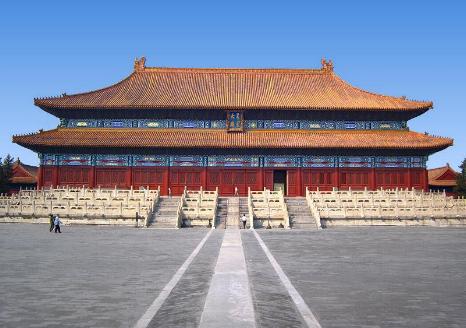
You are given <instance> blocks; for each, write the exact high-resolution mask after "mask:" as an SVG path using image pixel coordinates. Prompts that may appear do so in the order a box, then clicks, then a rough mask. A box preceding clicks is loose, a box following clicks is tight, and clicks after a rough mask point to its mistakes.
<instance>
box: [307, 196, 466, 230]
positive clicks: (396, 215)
mask: <svg viewBox="0 0 466 328" xmlns="http://www.w3.org/2000/svg"><path fill="white" fill-rule="evenodd" d="M306 199H307V202H308V204H309V207H310V208H311V212H312V213H313V215H314V217H316V218H317V217H319V218H320V219H321V220H325V221H328V220H346V219H351V220H356V221H357V222H359V223H361V222H363V221H364V220H366V219H367V220H379V221H380V220H381V221H384V220H385V221H387V220H391V221H390V224H395V223H396V222H395V223H394V222H393V220H419V219H432V220H448V219H453V221H451V224H466V199H464V198H459V199H454V198H453V197H450V196H446V195H445V193H440V192H422V191H417V190H398V189H395V190H377V191H367V190H364V191H351V190H347V191H338V190H333V191H330V192H320V191H309V190H306ZM317 215H318V216H317ZM361 220H362V221H361ZM356 221H355V222H356ZM446 222H447V223H446V224H448V222H449V221H446Z"/></svg>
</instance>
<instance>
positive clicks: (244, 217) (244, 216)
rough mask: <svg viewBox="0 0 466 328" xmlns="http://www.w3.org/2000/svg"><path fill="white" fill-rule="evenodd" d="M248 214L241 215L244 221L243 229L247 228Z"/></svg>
mask: <svg viewBox="0 0 466 328" xmlns="http://www.w3.org/2000/svg"><path fill="white" fill-rule="evenodd" d="M246 221H247V219H246V215H244V214H243V216H242V217H241V222H242V223H243V229H246Z"/></svg>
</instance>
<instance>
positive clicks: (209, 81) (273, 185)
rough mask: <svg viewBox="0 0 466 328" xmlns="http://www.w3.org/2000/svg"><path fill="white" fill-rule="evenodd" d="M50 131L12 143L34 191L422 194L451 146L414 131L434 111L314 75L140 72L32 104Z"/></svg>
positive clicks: (321, 72) (325, 64) (138, 67)
mask: <svg viewBox="0 0 466 328" xmlns="http://www.w3.org/2000/svg"><path fill="white" fill-rule="evenodd" d="M34 103H35V105H36V106H38V107H40V108H41V109H42V110H44V111H46V112H48V113H50V114H52V115H54V116H56V117H57V118H59V119H60V124H59V126H58V127H57V128H56V129H53V130H49V131H42V130H40V132H38V133H32V134H28V135H19V136H14V137H13V141H14V142H15V143H17V144H19V145H22V146H24V147H26V148H29V149H31V150H33V151H35V152H37V153H38V154H39V157H40V169H39V175H38V186H39V187H41V186H47V187H48V186H65V185H69V186H83V185H84V186H88V187H98V186H101V187H111V188H113V187H115V186H116V187H118V188H129V187H131V186H133V187H134V188H139V187H141V186H144V187H146V186H149V187H150V188H157V187H158V186H160V188H161V193H162V194H167V193H168V190H169V188H170V190H171V192H172V193H173V194H180V193H181V192H182V190H183V189H184V187H185V186H187V187H188V188H189V189H199V188H201V187H202V188H203V189H206V190H214V189H215V188H216V187H218V188H219V191H220V194H221V195H233V194H234V191H235V187H236V188H238V191H239V193H240V194H241V195H245V194H247V190H248V187H251V189H252V190H262V189H263V188H264V187H266V188H270V189H278V188H282V189H283V190H284V191H285V192H286V194H287V195H289V196H300V195H304V193H305V188H306V187H309V188H310V189H313V190H315V189H316V188H319V189H320V190H330V189H332V187H337V188H340V189H348V188H350V187H351V188H352V189H363V188H368V189H376V188H381V187H382V188H396V187H399V188H412V187H414V188H417V189H426V188H427V185H428V178H427V171H426V161H427V158H428V156H429V155H430V154H432V153H435V152H437V151H440V150H442V149H444V148H446V147H448V146H450V145H452V144H453V140H452V139H449V138H443V137H436V136H431V135H428V134H426V133H418V132H414V131H410V130H409V128H408V121H409V120H410V119H412V118H415V117H416V116H418V115H421V114H423V113H425V112H426V111H427V110H429V109H431V108H432V102H428V101H413V100H408V99H406V98H405V97H401V98H398V97H390V96H385V95H380V94H375V93H371V92H368V91H365V90H361V89H358V88H356V87H354V86H352V85H350V84H348V83H347V82H345V81H343V80H342V79H341V78H340V77H339V76H338V75H336V74H335V72H334V69H333V64H332V62H331V61H326V60H322V67H321V68H320V69H230V68H226V69H222V68H220V69H218V68H212V69H210V68H159V67H146V66H145V58H141V59H137V60H136V61H135V63H134V71H133V72H132V73H131V74H130V75H129V76H128V77H126V78H125V79H123V80H122V81H120V82H118V83H116V84H114V85H111V86H109V87H105V88H102V89H99V90H96V91H90V92H86V93H81V94H74V95H67V94H63V95H61V96H59V97H51V98H40V99H35V100H34Z"/></svg>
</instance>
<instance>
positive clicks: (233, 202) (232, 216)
mask: <svg viewBox="0 0 466 328" xmlns="http://www.w3.org/2000/svg"><path fill="white" fill-rule="evenodd" d="M226 228H227V229H238V228H239V197H228V211H227V220H226Z"/></svg>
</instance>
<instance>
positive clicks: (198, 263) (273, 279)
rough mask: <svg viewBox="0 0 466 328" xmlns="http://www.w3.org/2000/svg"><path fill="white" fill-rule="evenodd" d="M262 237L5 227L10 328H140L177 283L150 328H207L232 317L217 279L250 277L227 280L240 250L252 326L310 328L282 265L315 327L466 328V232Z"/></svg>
mask: <svg viewBox="0 0 466 328" xmlns="http://www.w3.org/2000/svg"><path fill="white" fill-rule="evenodd" d="M256 233H257V235H258V236H259V237H260V238H257V237H256ZM256 233H255V232H252V231H249V230H246V231H243V230H241V231H240V234H239V235H238V236H237V237H234V238H233V239H231V236H230V237H228V238H230V239H231V241H230V239H228V240H227V239H225V238H226V234H225V232H224V231H223V230H221V229H217V230H214V231H212V230H208V229H195V230H193V229H184V230H154V229H134V228H124V227H96V226H92V227H90V226H71V227H69V226H64V227H63V233H62V234H61V235H59V234H53V233H49V232H48V226H46V225H33V224H2V225H0V290H1V293H2V297H0V326H2V327H133V326H135V325H136V323H137V322H138V320H139V319H140V318H141V317H142V316H143V315H144V313H146V312H150V311H148V310H149V309H154V307H153V304H154V300H156V299H157V298H158V296H159V295H162V294H164V293H163V292H162V291H165V292H166V291H167V286H169V285H170V282H171V283H173V284H172V289H170V292H169V293H167V295H166V297H164V298H162V302H161V303H160V306H159V307H158V308H157V311H156V312H155V313H152V314H153V315H152V316H151V317H150V318H151V320H150V321H149V322H148V323H147V325H146V326H147V327H199V326H201V327H209V325H208V320H205V318H206V316H207V315H208V314H209V313H212V311H215V310H217V309H215V308H214V309H212V306H218V307H221V306H222V304H218V303H215V302H210V301H208V300H209V297H210V295H211V294H212V295H215V293H214V292H215V289H212V288H215V286H214V285H212V284H211V281H212V279H213V277H216V278H215V279H216V283H215V285H218V284H219V283H220V285H221V281H222V280H221V277H220V275H221V274H223V272H225V271H224V270H227V271H228V270H233V269H235V270H237V269H240V270H243V269H241V267H232V268H231V269H228V265H229V263H228V261H226V262H225V258H226V257H225V255H226V254H228V252H225V251H226V250H227V249H226V248H225V247H232V246H234V247H235V249H236V250H238V252H241V249H242V251H243V255H244V257H241V256H240V257H237V256H233V258H234V261H239V262H238V263H241V261H244V262H243V263H245V267H244V269H245V270H246V271H241V272H242V273H240V274H239V275H240V276H241V277H242V278H241V279H242V280H241V281H242V285H241V288H238V289H235V288H234V287H235V284H232V285H230V287H232V288H230V289H228V290H229V291H230V292H231V293H230V296H231V295H233V296H234V292H235V290H240V291H241V290H242V294H241V295H238V297H239V298H241V297H243V299H246V300H248V299H249V300H250V303H249V301H247V302H246V301H245V303H242V304H246V307H247V306H249V307H252V309H251V308H249V310H252V311H249V310H248V309H246V310H244V309H243V312H241V313H236V314H235V315H238V316H242V315H245V316H246V317H247V318H246V319H248V318H253V321H252V322H251V321H250V326H256V327H309V326H311V325H310V321H309V320H305V319H303V316H302V313H305V312H303V308H302V306H301V305H300V306H297V305H296V303H295V298H294V297H295V296H296V295H294V296H290V289H289V287H290V286H287V287H286V284H283V283H282V281H283V276H279V275H278V274H277V271H276V270H275V268H276V265H278V266H279V267H281V269H282V274H283V275H284V276H285V277H286V279H288V281H289V282H290V283H291V285H292V286H293V288H294V289H295V292H296V293H297V294H298V295H299V296H301V297H302V299H303V300H304V302H305V305H307V307H308V309H309V310H310V311H311V312H312V314H313V315H314V316H315V319H316V322H317V325H314V327H318V326H321V327H324V328H325V327H342V328H343V327H345V328H347V327H432V328H434V327H435V328H438V327H464V326H465V323H466V313H465V312H464V308H465V307H466V292H465V287H464V286H466V261H465V259H466V230H465V229H455V228H432V227H429V228H427V227H412V228H405V227H383V228H375V227H372V228H336V229H331V230H323V231H293V230H291V231H290V230H286V231H285V230H276V231H267V230H262V231H258V232H256ZM206 237H207V238H206ZM225 240H227V241H228V242H224V241H225ZM259 240H262V241H263V244H264V245H265V247H266V249H268V251H270V254H271V255H272V256H273V258H274V260H275V261H276V263H275V267H274V265H273V263H272V262H273V261H272V262H271V260H270V257H268V256H267V255H266V253H265V252H264V248H263V247H261V244H260V243H259ZM201 242H202V243H201ZM200 243H201V244H200ZM238 243H240V244H238ZM236 245H241V247H240V246H236ZM222 247H223V248H222ZM195 249H198V252H197V253H196V254H195V256H192V255H193V253H192V252H193V250H195ZM219 254H220V255H221V254H223V255H221V256H219ZM219 258H222V260H221V261H220V262H218V260H219ZM187 260H190V261H188V262H189V263H188V265H186V266H184V265H185V264H186V261H187ZM183 266H184V269H185V270H184V271H183V270H182V271H183V272H181V274H179V273H180V268H182V267H183ZM222 267H223V268H224V269H222ZM243 273H244V274H243ZM230 275H231V274H230ZM175 278H177V279H175ZM219 278H220V279H219ZM245 282H246V285H245V284H244V283H245ZM161 292H162V293H161ZM244 293H246V294H244ZM244 297H246V298H244ZM220 301H221V300H220ZM209 304H210V305H209ZM209 306H210V308H209ZM223 310H224V309H223ZM304 310H305V309H304ZM224 312H225V311H224ZM203 316H204V317H203ZM251 316H252V317H251ZM203 318H204V320H203ZM307 318H308V319H309V317H307Z"/></svg>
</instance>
